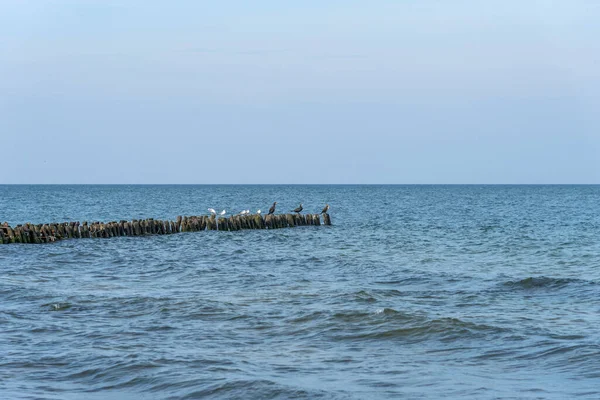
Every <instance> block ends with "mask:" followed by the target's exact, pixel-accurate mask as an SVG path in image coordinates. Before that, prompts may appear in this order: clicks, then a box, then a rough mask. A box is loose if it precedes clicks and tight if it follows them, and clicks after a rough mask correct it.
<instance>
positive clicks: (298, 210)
mask: <svg viewBox="0 0 600 400" xmlns="http://www.w3.org/2000/svg"><path fill="white" fill-rule="evenodd" d="M300 211H302V203H300V207H297V208H294V209H293V210H292V212H295V213H299V212H300Z"/></svg>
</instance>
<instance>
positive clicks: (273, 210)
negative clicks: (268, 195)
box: [269, 202, 277, 215]
mask: <svg viewBox="0 0 600 400" xmlns="http://www.w3.org/2000/svg"><path fill="white" fill-rule="evenodd" d="M276 205H277V202H274V203H273V205H272V206H271V208H269V215H271V214H273V213H274V212H275V206H276Z"/></svg>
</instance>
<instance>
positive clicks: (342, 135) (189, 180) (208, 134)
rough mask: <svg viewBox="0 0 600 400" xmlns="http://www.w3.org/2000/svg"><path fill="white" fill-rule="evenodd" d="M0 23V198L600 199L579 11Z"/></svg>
mask: <svg viewBox="0 0 600 400" xmlns="http://www.w3.org/2000/svg"><path fill="white" fill-rule="evenodd" d="M0 10H1V11H0V157H1V159H2V165H3V167H2V170H1V171H0V183H5V184H11V183H15V184H29V183H42V184H61V183H72V184H78V183H125V184H136V183H138V184H150V183H175V184H178V183H182V184H183V183H186V184H204V183H206V184H218V183H224V184H225V183H232V184H236V183H239V184H263V183H289V184H296V183H297V184H304V183H314V184H321V183H323V184H330V183H340V184H347V183H349V184H351V183H356V184H368V183H383V184H464V183H466V184H470V183H473V184H480V183H489V184H502V183H515V184H547V183H591V184H598V183H600V113H599V110H600V40H598V38H600V24H599V23H598V21H600V2H598V1H596V0H570V1H567V0H563V1H552V0H545V1H542V0H530V1H516V0H502V1H496V0H489V1H480V0H455V1H447V0H437V1H434V0H371V1H353V0H329V1H327V0H320V1H317V0H303V1H296V2H287V1H280V0H257V1H246V0H239V1H228V0H224V1H195V0H180V1H170V2H165V1H148V0H0Z"/></svg>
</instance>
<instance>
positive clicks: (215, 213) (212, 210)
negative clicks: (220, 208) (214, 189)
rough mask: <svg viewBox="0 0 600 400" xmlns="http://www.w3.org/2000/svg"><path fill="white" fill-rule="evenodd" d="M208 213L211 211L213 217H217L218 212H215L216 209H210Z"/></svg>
mask: <svg viewBox="0 0 600 400" xmlns="http://www.w3.org/2000/svg"><path fill="white" fill-rule="evenodd" d="M208 211H210V213H211V214H212V215H217V212H216V211H215V209H214V208H209V209H208Z"/></svg>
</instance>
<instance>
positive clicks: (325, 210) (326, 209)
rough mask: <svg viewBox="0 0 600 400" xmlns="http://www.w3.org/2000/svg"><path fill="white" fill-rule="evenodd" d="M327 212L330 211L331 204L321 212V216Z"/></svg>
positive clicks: (326, 205)
mask: <svg viewBox="0 0 600 400" xmlns="http://www.w3.org/2000/svg"><path fill="white" fill-rule="evenodd" d="M327 211H329V204H325V208H324V209H323V211H321V214H327Z"/></svg>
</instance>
